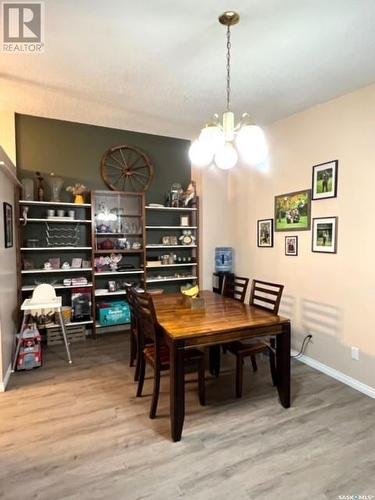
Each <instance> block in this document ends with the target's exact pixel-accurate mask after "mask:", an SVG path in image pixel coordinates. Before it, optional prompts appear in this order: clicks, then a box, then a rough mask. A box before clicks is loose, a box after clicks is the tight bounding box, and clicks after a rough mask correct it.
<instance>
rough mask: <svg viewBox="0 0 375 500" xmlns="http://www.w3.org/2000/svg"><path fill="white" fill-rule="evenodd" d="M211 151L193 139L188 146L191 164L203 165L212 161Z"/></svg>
mask: <svg viewBox="0 0 375 500" xmlns="http://www.w3.org/2000/svg"><path fill="white" fill-rule="evenodd" d="M212 157H213V153H212V151H211V149H209V148H207V147H205V146H204V144H202V143H201V142H200V141H198V140H196V141H194V142H193V143H192V144H191V146H190V148H189V158H190V161H191V163H192V164H193V165H195V166H197V167H205V166H206V165H209V164H210V163H211V161H212Z"/></svg>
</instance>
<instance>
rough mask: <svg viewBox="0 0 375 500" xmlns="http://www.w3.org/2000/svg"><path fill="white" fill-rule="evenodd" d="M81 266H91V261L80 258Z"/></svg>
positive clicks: (84, 267) (85, 267)
mask: <svg viewBox="0 0 375 500" xmlns="http://www.w3.org/2000/svg"><path fill="white" fill-rule="evenodd" d="M82 267H83V269H87V268H89V267H91V261H90V260H82Z"/></svg>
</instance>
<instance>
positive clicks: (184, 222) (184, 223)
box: [180, 215, 190, 227]
mask: <svg viewBox="0 0 375 500" xmlns="http://www.w3.org/2000/svg"><path fill="white" fill-rule="evenodd" d="M189 225H190V224H189V216H188V215H180V226H185V227H186V226H189Z"/></svg>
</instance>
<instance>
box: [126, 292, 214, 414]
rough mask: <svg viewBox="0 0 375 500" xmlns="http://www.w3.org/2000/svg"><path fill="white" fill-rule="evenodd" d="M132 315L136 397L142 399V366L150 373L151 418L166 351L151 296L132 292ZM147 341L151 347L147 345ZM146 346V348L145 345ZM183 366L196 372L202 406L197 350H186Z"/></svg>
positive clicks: (201, 373) (201, 356)
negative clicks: (135, 341)
mask: <svg viewBox="0 0 375 500" xmlns="http://www.w3.org/2000/svg"><path fill="white" fill-rule="evenodd" d="M133 297H134V303H133V306H134V308H135V314H136V317H137V321H138V337H137V338H138V349H139V350H138V356H139V359H140V369H139V380H138V388H137V397H140V396H142V391H143V384H144V379H145V371H146V364H149V365H151V366H152V368H153V370H154V387H153V392H152V402H151V409H150V418H155V416H156V410H157V406H158V400H159V392H160V375H161V372H162V371H165V370H169V348H168V346H167V345H166V344H165V343H164V342H163V336H162V333H161V332H160V330H159V326H158V322H157V318H156V313H155V308H154V304H153V301H152V297H151V295H149V294H148V293H138V292H136V291H134V290H133ZM150 341H151V343H150ZM147 342H149V343H148V344H146V343H147ZM184 362H185V366H186V365H188V364H189V365H194V366H196V367H197V371H198V388H199V391H198V392H199V402H200V404H201V405H202V406H204V404H205V380H204V379H205V360H204V353H203V352H202V351H199V350H198V349H189V350H187V351H185V353H184Z"/></svg>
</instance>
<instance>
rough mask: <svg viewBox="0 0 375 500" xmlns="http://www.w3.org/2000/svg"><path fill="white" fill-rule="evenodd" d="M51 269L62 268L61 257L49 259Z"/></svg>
mask: <svg viewBox="0 0 375 500" xmlns="http://www.w3.org/2000/svg"><path fill="white" fill-rule="evenodd" d="M48 262H49V263H50V264H51V269H60V257H51V258H49V259H48Z"/></svg>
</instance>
